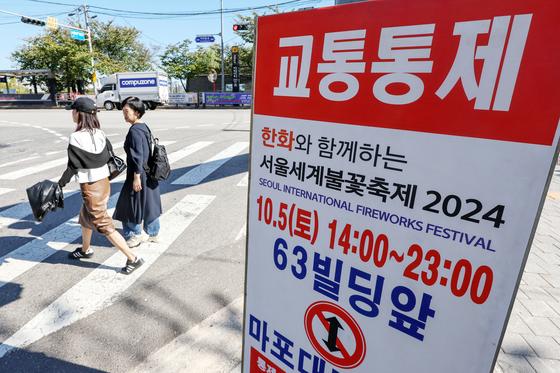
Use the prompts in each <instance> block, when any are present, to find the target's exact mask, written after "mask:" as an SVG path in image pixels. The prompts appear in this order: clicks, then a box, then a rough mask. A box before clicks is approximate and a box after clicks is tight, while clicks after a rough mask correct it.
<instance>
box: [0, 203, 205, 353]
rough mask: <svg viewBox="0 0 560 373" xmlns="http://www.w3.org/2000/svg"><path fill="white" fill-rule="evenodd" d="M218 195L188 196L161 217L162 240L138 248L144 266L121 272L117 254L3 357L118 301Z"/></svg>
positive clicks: (23, 332)
mask: <svg viewBox="0 0 560 373" xmlns="http://www.w3.org/2000/svg"><path fill="white" fill-rule="evenodd" d="M214 198H215V196H209V195H187V196H186V197H185V198H183V199H182V200H181V201H179V202H178V203H177V204H176V205H175V206H173V207H172V208H171V209H170V210H169V211H168V212H167V213H165V214H163V215H162V217H161V218H160V219H161V231H160V234H159V237H161V239H160V242H159V243H157V244H144V245H142V246H140V248H139V249H136V251H137V252H138V254H139V255H140V256H141V257H142V258H143V259H144V260H145V264H144V265H143V266H141V267H140V268H138V269H137V270H136V271H135V272H133V273H132V274H130V275H123V274H121V273H119V271H120V268H121V267H122V266H123V265H124V261H125V259H124V256H123V255H122V253H120V252H117V253H115V254H113V255H112V256H111V257H109V258H108V259H107V260H105V262H103V264H102V265H101V266H99V267H97V268H96V269H94V270H93V271H91V272H90V273H89V274H88V275H87V276H86V277H84V278H83V279H82V280H81V281H80V282H78V283H77V284H76V285H74V286H73V287H72V288H70V289H69V290H68V291H66V292H65V293H64V294H62V295H61V296H60V297H59V298H58V299H57V300H55V301H54V302H53V303H51V304H50V305H49V306H48V307H47V308H45V309H44V310H42V311H41V312H40V313H39V314H37V315H36V316H35V317H34V318H33V319H31V320H30V321H29V322H28V323H27V324H25V325H24V326H23V327H22V328H21V329H20V330H18V331H17V332H16V333H14V334H13V335H12V336H11V337H9V338H8V339H6V340H5V341H4V342H3V343H2V344H0V358H2V357H3V356H4V355H6V353H8V352H10V351H11V350H13V349H14V348H22V347H26V346H28V345H30V344H32V343H34V342H36V341H38V340H40V339H41V338H43V337H45V336H47V335H49V334H52V333H54V332H56V331H58V330H60V329H62V328H64V327H66V326H69V325H71V324H73V323H75V322H76V321H79V320H81V319H84V318H86V317H88V316H90V315H92V314H94V313H95V312H97V311H100V310H102V309H104V308H107V307H109V306H110V305H112V304H113V303H115V302H116V301H118V300H119V298H120V296H121V294H122V293H123V292H125V291H126V289H128V288H129V287H130V286H131V285H132V284H134V282H135V281H136V280H138V278H139V277H140V276H141V275H142V274H143V273H144V272H146V271H147V270H148V268H150V266H151V265H152V264H154V262H155V261H156V260H157V259H158V258H159V257H160V256H161V255H162V254H163V253H164V252H165V251H166V250H167V249H168V248H169V247H170V246H171V244H172V243H173V242H174V241H175V240H176V239H177V238H179V236H180V235H181V234H182V233H183V231H184V230H185V229H186V228H187V227H188V226H189V225H190V224H191V223H192V222H193V221H194V220H195V219H196V217H197V216H198V215H200V213H201V212H202V211H204V209H206V207H208V205H210V203H211V202H212V201H213V200H214Z"/></svg>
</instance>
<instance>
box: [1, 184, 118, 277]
mask: <svg viewBox="0 0 560 373" xmlns="http://www.w3.org/2000/svg"><path fill="white" fill-rule="evenodd" d="M118 198H119V195H118V193H117V194H114V195H113V196H111V198H109V203H108V206H107V207H108V208H109V215H112V211H113V209H114V207H115V205H116V203H117V199H118ZM81 235H82V228H81V227H80V225H79V224H78V216H74V217H72V218H71V219H68V220H67V221H65V222H64V223H62V224H60V225H58V226H56V227H55V228H53V229H51V230H50V231H48V232H47V233H45V234H43V235H42V236H40V237H37V238H35V239H34V240H32V241H30V242H28V243H26V244H25V245H23V246H20V247H19V248H17V249H15V250H13V251H10V252H9V253H8V254H6V255H4V256H2V257H0V288H2V287H3V286H4V285H6V284H7V283H9V282H10V281H12V280H13V279H14V278H16V277H18V276H21V275H22V274H24V273H25V272H27V271H28V270H30V269H31V268H33V267H35V266H36V265H37V264H39V263H40V262H42V261H43V260H45V259H47V258H48V257H49V256H51V255H53V254H55V253H57V252H58V251H59V250H62V249H64V248H65V247H66V246H68V245H70V243H71V242H72V241H75V240H77V239H78V238H80V237H81Z"/></svg>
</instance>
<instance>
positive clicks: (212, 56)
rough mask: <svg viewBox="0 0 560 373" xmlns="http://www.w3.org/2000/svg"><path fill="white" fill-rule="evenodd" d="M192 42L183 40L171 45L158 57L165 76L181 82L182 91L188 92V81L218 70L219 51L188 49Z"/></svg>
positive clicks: (213, 49) (212, 49) (211, 48)
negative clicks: (165, 73)
mask: <svg viewBox="0 0 560 373" xmlns="http://www.w3.org/2000/svg"><path fill="white" fill-rule="evenodd" d="M191 44H192V42H191V41H190V40H189V39H185V40H183V41H181V42H179V43H177V44H171V45H169V46H167V48H166V49H165V50H164V51H163V54H162V55H161V56H160V60H161V65H162V67H163V69H164V70H165V72H167V75H169V77H171V78H176V79H178V80H179V81H180V82H181V85H182V86H183V89H184V90H185V91H188V90H189V89H188V88H189V80H190V79H191V78H192V77H194V76H195V75H201V74H208V72H210V71H211V70H212V69H215V70H219V68H220V55H219V49H218V52H216V48H213V47H210V48H202V47H197V48H196V49H195V50H191V49H190V45H191Z"/></svg>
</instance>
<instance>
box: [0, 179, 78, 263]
mask: <svg viewBox="0 0 560 373" xmlns="http://www.w3.org/2000/svg"><path fill="white" fill-rule="evenodd" d="M78 192H79V190H69V191H64V198H69V197H70V196H72V195H74V194H76V193H78ZM31 214H33V211H31V207H30V206H29V202H20V203H18V204H16V205H14V206H12V207H10V208H8V209H6V210H4V211H0V229H1V228H4V227H7V226H8V225H10V224H13V223H17V222H20V221H23V218H25V217H26V216H29V215H31ZM0 263H1V262H0Z"/></svg>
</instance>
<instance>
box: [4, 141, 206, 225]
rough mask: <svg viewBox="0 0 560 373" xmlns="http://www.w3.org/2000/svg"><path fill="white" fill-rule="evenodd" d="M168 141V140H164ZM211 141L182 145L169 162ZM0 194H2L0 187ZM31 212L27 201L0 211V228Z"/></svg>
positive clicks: (74, 192)
mask: <svg viewBox="0 0 560 373" xmlns="http://www.w3.org/2000/svg"><path fill="white" fill-rule="evenodd" d="M166 143H168V142H166ZM212 144H213V142H212V141H199V142H196V143H194V144H191V145H189V146H186V147H184V148H183V149H181V150H177V151H175V152H173V153H170V154H169V155H168V158H169V163H170V164H173V163H175V162H178V161H180V160H181V159H183V158H185V157H188V156H189V155H191V154H193V153H195V152H197V151H199V150H202V149H204V148H205V147H207V146H210V145H212ZM59 178H60V177H59V176H57V177H54V178H52V179H50V180H51V181H57V180H58V179H59ZM125 178H126V174H122V175H121V176H119V177H117V178H115V179H114V180H113V182H114V183H118V182H121V181H124V180H125ZM12 191H14V189H7V190H6V193H8V192H12ZM77 192H79V190H65V191H64V198H69V197H70V196H72V195H74V194H76V193H77ZM0 194H2V192H1V189H0ZM31 214H32V211H31V208H30V207H29V203H27V202H21V203H18V204H16V205H15V206H12V207H10V208H8V209H6V210H3V211H0V229H1V228H3V227H6V226H9V225H10V224H13V223H17V222H18V221H21V220H23V219H24V218H25V217H26V216H30V215H31Z"/></svg>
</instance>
